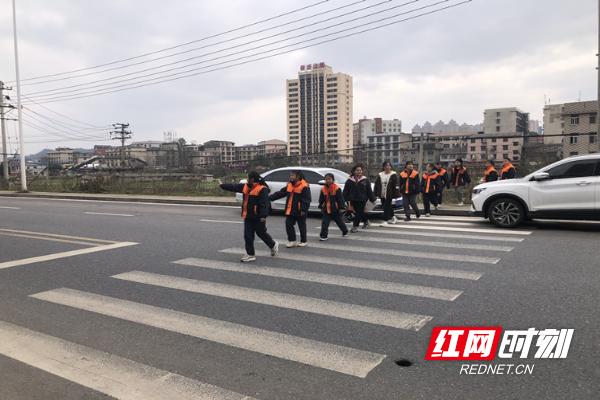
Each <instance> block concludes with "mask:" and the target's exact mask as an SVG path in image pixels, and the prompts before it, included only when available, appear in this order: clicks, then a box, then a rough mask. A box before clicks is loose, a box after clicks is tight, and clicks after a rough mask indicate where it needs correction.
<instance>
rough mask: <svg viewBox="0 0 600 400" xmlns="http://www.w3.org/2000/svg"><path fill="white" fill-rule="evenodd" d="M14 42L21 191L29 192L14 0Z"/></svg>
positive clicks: (13, 0)
mask: <svg viewBox="0 0 600 400" xmlns="http://www.w3.org/2000/svg"><path fill="white" fill-rule="evenodd" d="M12 12H13V40H14V45H15V46H14V47H15V75H16V83H17V113H18V117H17V118H18V119H19V121H18V124H19V148H20V149H19V161H20V167H21V168H20V169H21V191H22V192H26V191H27V165H26V164H25V141H24V140H23V109H22V107H21V75H20V73H19V41H18V40H17V6H16V5H15V0H12Z"/></svg>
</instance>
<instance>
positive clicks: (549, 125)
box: [544, 104, 564, 144]
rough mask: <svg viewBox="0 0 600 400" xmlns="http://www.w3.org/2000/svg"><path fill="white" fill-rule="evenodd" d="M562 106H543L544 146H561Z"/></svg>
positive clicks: (562, 127)
mask: <svg viewBox="0 0 600 400" xmlns="http://www.w3.org/2000/svg"><path fill="white" fill-rule="evenodd" d="M562 109H563V105H562V104H547V105H545V106H544V144H562V139H563V137H562V135H563V129H564V122H563V118H562Z"/></svg>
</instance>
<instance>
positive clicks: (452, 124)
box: [412, 119, 483, 133]
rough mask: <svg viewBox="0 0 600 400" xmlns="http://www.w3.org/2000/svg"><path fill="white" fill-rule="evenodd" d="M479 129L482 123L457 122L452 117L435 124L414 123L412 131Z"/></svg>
mask: <svg viewBox="0 0 600 400" xmlns="http://www.w3.org/2000/svg"><path fill="white" fill-rule="evenodd" d="M481 131H483V124H474V125H471V124H467V123H462V124H459V123H458V122H456V121H455V120H453V119H451V120H450V121H448V123H445V122H444V121H441V120H440V121H438V122H436V123H435V124H431V122H429V121H427V122H425V123H424V124H423V125H422V126H421V125H419V124H417V125H415V126H414V127H413V129H412V133H421V132H422V133H464V132H481Z"/></svg>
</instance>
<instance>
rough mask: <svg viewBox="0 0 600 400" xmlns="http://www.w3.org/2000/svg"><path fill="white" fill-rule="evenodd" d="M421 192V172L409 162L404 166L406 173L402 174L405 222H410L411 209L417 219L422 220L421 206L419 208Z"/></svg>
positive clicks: (401, 186) (401, 189) (401, 187)
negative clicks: (418, 196) (418, 200)
mask: <svg viewBox="0 0 600 400" xmlns="http://www.w3.org/2000/svg"><path fill="white" fill-rule="evenodd" d="M420 190H421V187H420V185H419V172H418V171H417V170H415V166H414V164H413V162H412V161H408V162H407V163H406V164H405V166H404V171H402V172H400V193H401V194H402V205H403V206H404V215H405V216H406V218H404V220H405V221H410V209H411V207H412V209H413V210H414V211H415V214H416V215H417V218H421V212H420V211H419V206H417V195H418V194H419V191H420Z"/></svg>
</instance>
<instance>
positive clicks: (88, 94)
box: [38, 0, 472, 103]
mask: <svg viewBox="0 0 600 400" xmlns="http://www.w3.org/2000/svg"><path fill="white" fill-rule="evenodd" d="M448 1H450V0H443V1H440V2H438V3H435V4H434V5H437V4H441V3H445V2H448ZM471 1H472V0H464V1H461V2H458V3H455V4H452V5H449V6H446V7H441V8H438V9H435V10H432V11H428V12H424V13H421V14H417V15H414V16H411V17H408V18H404V19H401V20H398V21H393V22H389V23H386V24H382V25H378V26H375V27H371V28H367V29H363V30H361V31H357V32H352V33H348V34H345V35H342V36H339V37H335V38H331V39H327V40H323V41H320V42H317V43H313V44H310V45H305V46H302V47H297V48H294V49H290V50H286V51H281V52H278V53H275V54H271V55H268V56H262V57H257V58H254V59H250V60H246V61H242V62H237V63H234V64H230V65H225V66H221V67H217V68H213V69H209V70H207V71H203V72H195V73H189V72H191V71H197V70H202V69H206V68H210V67H211V66H215V65H223V64H227V63H230V62H233V61H236V60H241V59H245V58H248V57H252V56H256V55H260V54H265V53H270V52H272V51H275V50H277V49H272V50H269V51H263V52H259V53H257V54H252V55H249V56H245V57H240V58H238V59H233V60H229V61H225V62H220V63H216V64H213V65H209V66H205V67H202V68H195V69H192V70H189V71H184V72H180V73H175V74H170V75H167V76H176V77H174V78H170V79H163V78H165V77H166V76H165V77H159V78H153V79H148V80H145V81H140V82H136V83H131V84H125V85H119V86H114V87H111V88H107V89H103V90H97V91H89V92H82V93H79V94H77V95H71V96H57V97H49V98H44V99H38V101H39V102H42V103H50V102H56V101H62V100H73V99H80V98H85V97H92V96H99V95H103V94H109V93H117V92H121V91H125V90H131V89H136V88H140V87H145V86H151V85H155V84H159V83H163V82H171V81H175V80H179V79H184V78H189V77H193V76H198V75H204V74H207V73H210V72H215V71H220V70H224V69H229V68H233V67H236V66H240V65H245V64H249V63H252V62H256V61H261V60H265V59H268V58H273V57H276V56H279V55H282V54H287V53H291V52H294V51H298V50H302V49H306V48H310V47H314V46H318V45H321V44H325V43H330V42H334V41H337V40H341V39H345V38H348V37H351V36H356V35H360V34H363V33H366V32H370V31H374V30H377V29H382V28H385V27H388V26H391V25H395V24H399V23H402V22H406V21H409V20H414V19H417V18H420V17H423V16H427V15H431V14H435V13H439V12H442V11H445V10H448V9H451V8H454V7H458V6H461V5H463V4H466V3H470V2H471ZM434 5H430V6H425V7H421V8H427V7H432V6H434ZM414 11H415V10H412V11H409V12H414ZM409 12H405V13H401V14H398V15H403V14H407V13H409ZM398 15H394V16H391V17H386V18H382V19H380V20H377V21H372V22H369V23H365V24H361V25H357V26H354V27H352V28H347V29H343V30H340V31H337V32H333V33H330V34H327V35H323V36H320V37H316V38H313V39H310V40H306V41H313V40H316V39H319V38H323V37H328V36H331V35H334V34H339V33H341V32H346V31H350V30H354V29H357V28H360V27H362V26H367V25H372V24H374V23H377V22H381V21H384V20H389V19H391V18H394V17H397V16H398ZM306 41H303V42H306ZM299 43H302V42H298V43H295V44H293V45H297V44H299ZM290 46H292V45H287V46H282V47H280V48H286V47H290ZM181 74H187V75H182V76H179V75H181ZM160 79H163V80H160ZM146 82H153V83H146ZM132 85H134V86H132ZM120 87H121V88H122V89H117V88H120ZM113 89H115V90H113Z"/></svg>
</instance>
